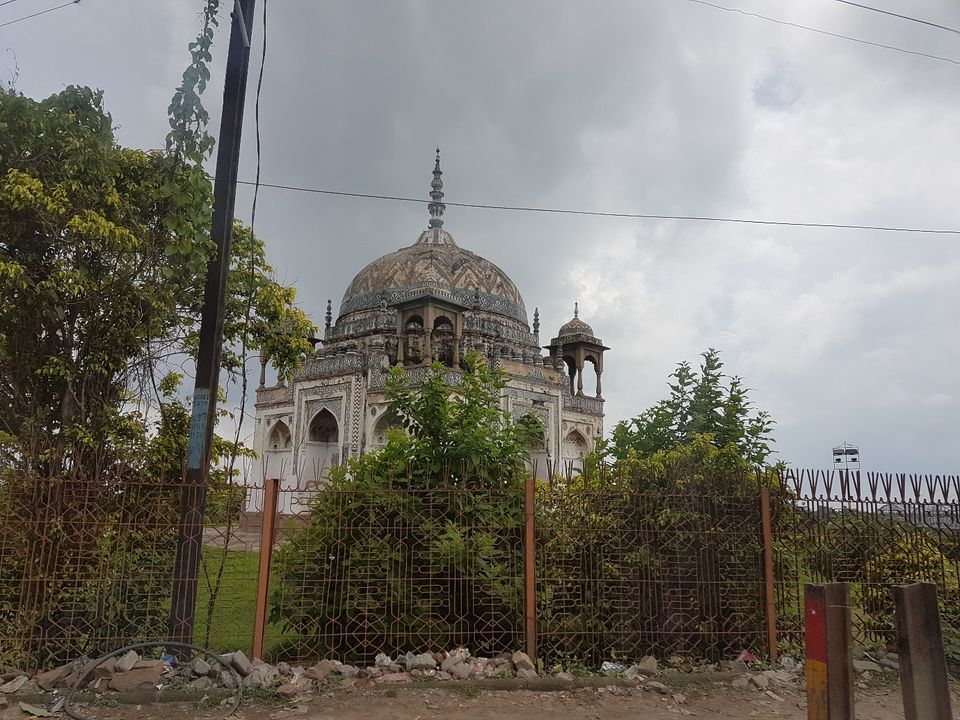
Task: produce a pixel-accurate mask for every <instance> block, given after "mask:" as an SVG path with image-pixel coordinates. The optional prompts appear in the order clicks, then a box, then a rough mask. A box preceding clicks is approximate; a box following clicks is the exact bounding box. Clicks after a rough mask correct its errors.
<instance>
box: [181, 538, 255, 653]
mask: <svg viewBox="0 0 960 720" xmlns="http://www.w3.org/2000/svg"><path fill="white" fill-rule="evenodd" d="M222 560H224V552H223V550H222V549H220V548H213V547H206V546H204V548H203V566H202V568H201V571H200V588H199V590H198V592H197V624H196V630H195V632H194V638H195V640H196V642H197V644H199V645H202V646H205V647H209V648H211V649H213V650H224V651H227V650H243V652H244V653H246V654H247V656H248V657H249V655H250V652H251V649H252V647H253V620H254V615H255V614H256V608H257V574H258V571H259V567H260V555H259V553H257V552H255V551H248V550H228V551H227V552H226V559H225V561H224V566H223V577H222V579H221V581H220V591H219V593H217V597H216V602H215V603H214V607H213V615H212V616H211V618H210V624H209V625H210V627H209V630H210V632H209V635H208V634H207V613H208V607H207V604H208V602H209V600H210V594H211V586H215V584H216V581H217V573H218V572H219V570H220V563H221V561H222ZM204 568H205V570H206V572H204Z"/></svg>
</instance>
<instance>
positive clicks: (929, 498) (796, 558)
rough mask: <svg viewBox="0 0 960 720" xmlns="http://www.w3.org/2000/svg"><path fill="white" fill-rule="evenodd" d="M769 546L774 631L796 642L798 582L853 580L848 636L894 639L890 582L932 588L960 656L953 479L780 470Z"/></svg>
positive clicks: (957, 506)
mask: <svg viewBox="0 0 960 720" xmlns="http://www.w3.org/2000/svg"><path fill="white" fill-rule="evenodd" d="M778 497H779V499H780V502H774V512H775V517H774V521H773V526H774V529H775V535H774V538H773V544H772V547H771V548H770V551H771V554H772V556H773V558H774V565H775V568H776V571H775V572H776V596H777V613H778V617H777V627H778V630H779V634H780V636H781V642H782V643H783V644H784V646H785V647H787V648H789V649H791V650H793V651H797V650H799V648H801V647H802V642H803V585H804V584H805V583H808V582H846V583H849V584H850V592H851V603H852V605H853V608H852V625H853V634H854V640H855V641H856V642H858V643H860V644H863V645H868V646H877V645H892V644H893V643H894V641H895V633H894V625H893V598H892V596H891V593H890V586H891V585H894V584H902V583H905V582H907V581H914V580H916V581H927V582H933V583H936V584H937V587H938V595H939V598H940V604H941V613H942V620H943V627H944V633H945V636H946V637H945V641H946V645H947V649H948V652H949V653H950V654H951V657H952V659H953V660H954V661H960V609H958V601H960V595H958V588H960V477H958V476H955V475H917V474H906V473H878V472H859V471H810V470H797V471H787V472H785V473H783V476H782V483H781V485H780V487H779V495H778Z"/></svg>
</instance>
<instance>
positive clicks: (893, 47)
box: [690, 0, 960, 65]
mask: <svg viewBox="0 0 960 720" xmlns="http://www.w3.org/2000/svg"><path fill="white" fill-rule="evenodd" d="M690 2H693V3H697V4H698V5H706V6H707V7H712V8H715V9H717V10H724V11H726V12H732V13H739V14H740V15H747V16H749V17H754V18H758V19H760V20H766V21H767V22H772V23H776V24H777V25H786V26H788V27H792V28H797V29H799V30H808V31H810V32H815V33H818V34H820V35H827V36H829V37H832V38H838V39H840V40H849V41H850V42H855V43H860V44H861V45H870V46H872V47H878V48H883V49H884V50H893V51H895V52H900V53H906V54H907V55H917V56H919V57H924V58H928V59H929V60H937V61H938V62H946V63H950V64H952V65H960V60H955V59H953V58H948V57H943V56H941V55H931V54H930V53H925V52H920V51H919V50H907V49H906V48H902V47H897V46H896V45H886V44H884V43H879V42H874V41H872V40H863V39H862V38H856V37H851V36H850V35H841V34H840V33H835V32H830V31H829V30H821V29H819V28H814V27H810V26H809V25H800V24H799V23H794V22H788V21H786V20H777V19H776V18H772V17H768V16H766V15H760V14H758V13H754V12H748V11H746V10H741V9H740V8H734V7H727V6H725V5H717V4H716V3H712V2H707V0H690Z"/></svg>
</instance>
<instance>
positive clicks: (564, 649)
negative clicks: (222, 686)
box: [0, 471, 960, 667]
mask: <svg viewBox="0 0 960 720" xmlns="http://www.w3.org/2000/svg"><path fill="white" fill-rule="evenodd" d="M705 488H711V490H710V491H709V492H706V491H704V489H705ZM181 492H182V486H180V485H179V484H157V483H151V482H147V481H145V480H142V479H139V480H138V479H134V480H131V479H128V478H118V479H104V478H98V479H97V480H96V481H95V482H86V481H81V480H79V479H76V478H71V479H57V480H49V479H42V478H15V479H12V480H11V479H7V480H4V481H3V482H0V665H19V666H21V667H29V666H39V665H44V666H46V665H54V664H56V663H59V662H62V661H65V660H67V659H71V658H73V657H76V656H78V655H81V654H86V655H90V656H92V655H95V654H97V653H100V652H106V651H108V650H111V649H113V648H116V647H119V646H121V645H123V644H127V643H129V642H133V641H138V640H149V639H157V638H162V637H164V636H165V634H166V632H167V622H168V615H169V612H170V594H171V586H172V581H171V576H172V572H173V557H174V551H175V546H176V539H177V533H178V530H179V522H180V517H179V507H180V494H181ZM201 560H202V562H201V565H200V575H199V577H198V585H199V592H198V598H197V605H196V625H195V629H194V639H195V641H196V642H198V643H200V644H202V645H205V646H209V647H212V648H216V649H234V648H240V649H243V650H245V651H247V652H248V653H252V654H258V655H261V656H264V657H265V658H268V659H271V660H274V661H276V660H281V659H286V660H298V661H309V660H314V659H318V658H321V657H339V658H341V659H344V660H350V661H355V662H364V661H370V660H372V659H373V657H374V655H376V654H377V653H378V652H386V653H388V654H395V653H403V652H406V651H409V650H413V651H424V650H437V649H441V648H451V647H453V646H455V645H460V644H463V645H467V646H469V647H470V649H471V651H472V652H474V653H475V654H491V655H492V654H495V653H496V652H499V651H501V650H508V649H509V650H513V649H518V648H521V647H523V648H527V649H528V650H530V651H532V652H534V653H535V654H536V655H537V656H538V657H540V658H542V659H543V660H544V661H545V662H547V663H554V662H562V661H574V660H575V661H579V662H583V663H586V664H588V665H590V666H596V665H598V664H599V663H601V662H602V661H604V660H614V659H619V660H630V659H636V658H639V657H640V656H642V655H644V654H648V653H652V654H655V655H657V656H659V657H667V656H670V655H678V656H682V657H690V658H707V659H712V660H718V659H724V658H731V657H733V656H735V654H736V653H738V652H739V651H740V650H742V649H749V650H752V651H753V652H754V653H755V654H757V655H762V654H776V652H777V650H778V648H779V650H782V651H788V652H793V653H798V652H800V651H801V650H802V641H803V627H802V622H803V619H802V618H803V611H802V597H803V596H802V592H803V585H804V584H805V583H807V582H821V581H824V582H825V581H844V582H848V583H850V584H851V601H852V603H853V605H854V609H853V626H854V633H855V639H856V640H857V641H858V642H861V643H864V644H870V645H878V644H884V643H886V642H889V641H890V639H891V629H892V604H891V600H890V593H889V587H890V585H892V584H896V583H902V582H906V581H909V580H927V581H933V582H935V583H937V585H938V588H939V592H940V598H941V604H942V609H943V621H944V622H943V625H944V628H945V632H946V635H947V637H946V643H947V648H948V652H950V653H954V652H960V617H958V615H957V612H958V611H957V607H958V604H960V603H958V601H960V478H957V477H956V476H911V475H888V474H874V473H862V474H860V473H850V474H843V473H840V472H821V473H817V472H805V471H804V472H786V473H784V474H782V475H781V476H779V477H777V476H775V475H763V476H760V475H758V476H757V477H752V476H751V477H744V476H736V477H727V476H722V477H721V476H718V477H706V478H705V477H703V476H702V475H698V476H696V477H695V478H694V477H688V476H687V475H686V474H685V473H684V471H678V472H676V473H675V474H674V475H672V476H670V477H660V478H651V477H649V476H646V475H638V474H636V473H634V474H626V475H624V474H617V475H612V474H604V473H600V474H595V475H594V476H592V477H588V478H583V477H581V476H577V477H568V478H565V479H558V480H555V481H554V482H553V483H550V484H539V485H537V486H536V488H534V486H533V484H532V483H528V484H527V486H526V487H525V486H524V484H523V483H522V482H518V481H513V480H506V479H505V480H502V481H501V480H498V481H483V482H478V483H477V482H471V483H464V482H462V481H458V480H456V479H455V478H451V477H450V476H444V479H442V480H436V481H429V482H423V481H420V482H418V483H411V482H409V481H408V480H405V479H404V478H402V477H401V478H398V479H396V480H394V481H391V482H388V483H386V484H383V483H371V482H363V481H362V480H358V479H354V480H353V481H351V482H349V483H344V484H342V485H338V486H326V487H322V486H318V485H317V483H310V484H309V486H304V487H299V486H298V484H297V482H296V481H295V480H285V481H283V482H280V481H268V482H267V483H266V485H264V484H260V483H256V484H253V485H252V486H250V487H233V488H215V489H212V490H211V492H210V493H209V494H208V503H207V510H206V517H205V520H204V533H203V548H202V556H201ZM955 659H957V660H960V658H955Z"/></svg>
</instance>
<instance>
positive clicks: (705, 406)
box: [593, 348, 774, 465]
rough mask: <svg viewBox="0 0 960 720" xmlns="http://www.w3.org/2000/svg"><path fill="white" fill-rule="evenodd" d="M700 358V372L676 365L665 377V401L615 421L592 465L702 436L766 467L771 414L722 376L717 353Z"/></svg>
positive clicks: (646, 454)
mask: <svg viewBox="0 0 960 720" xmlns="http://www.w3.org/2000/svg"><path fill="white" fill-rule="evenodd" d="M702 357H703V361H702V362H701V364H700V368H699V372H698V371H696V370H694V369H693V368H692V367H691V366H690V363H688V362H681V363H679V364H678V365H677V369H676V370H674V372H673V373H672V374H671V375H670V378H671V382H670V383H669V388H670V395H669V397H667V398H665V399H663V400H661V401H659V402H657V403H656V404H654V405H653V406H652V407H650V408H648V409H647V410H645V411H643V412H642V413H640V414H639V415H638V416H637V417H635V418H633V419H631V420H627V421H624V422H620V423H618V424H617V425H616V426H615V427H614V429H613V432H612V434H611V439H610V440H609V441H605V442H602V443H600V445H599V446H598V450H597V453H596V454H595V455H594V458H593V460H594V462H596V461H603V460H625V459H627V458H628V457H630V456H631V455H632V456H636V457H638V458H648V457H652V456H653V455H654V454H655V453H656V452H657V451H660V450H670V449H672V448H676V447H680V446H683V445H687V444H689V443H691V442H693V440H694V438H695V437H696V436H698V435H702V436H705V437H709V438H710V441H711V442H712V443H713V444H714V445H716V446H717V447H718V448H725V447H727V446H732V447H733V448H735V449H736V452H737V453H738V454H739V455H740V457H742V458H744V459H745V460H747V461H749V462H751V463H753V464H755V465H763V464H764V463H766V462H767V461H768V460H769V458H770V455H771V454H772V450H771V448H770V446H771V444H772V443H773V439H772V437H771V434H770V432H771V430H772V428H773V425H774V422H773V420H772V419H771V417H770V415H769V414H768V413H767V412H766V411H763V410H755V409H754V408H753V405H752V403H751V402H750V399H749V391H748V390H747V388H746V387H745V386H744V384H743V381H742V379H741V378H739V377H737V376H733V377H730V378H726V376H725V375H724V374H723V362H722V361H721V360H720V353H719V352H718V351H716V350H714V349H712V348H711V349H709V350H707V351H706V352H704V353H703V354H702Z"/></svg>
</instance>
